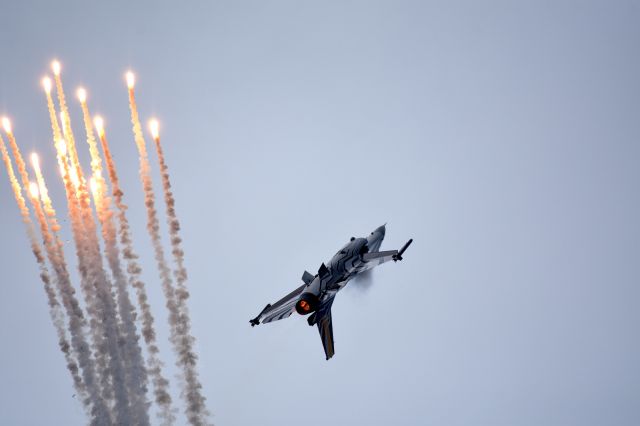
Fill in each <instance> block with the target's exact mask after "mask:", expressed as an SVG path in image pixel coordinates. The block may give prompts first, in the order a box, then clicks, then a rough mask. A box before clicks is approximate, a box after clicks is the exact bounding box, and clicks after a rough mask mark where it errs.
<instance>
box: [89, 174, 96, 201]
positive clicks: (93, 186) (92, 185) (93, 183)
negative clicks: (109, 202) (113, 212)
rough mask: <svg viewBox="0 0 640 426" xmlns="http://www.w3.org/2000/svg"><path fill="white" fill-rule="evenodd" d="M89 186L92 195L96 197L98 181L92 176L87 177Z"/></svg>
mask: <svg viewBox="0 0 640 426" xmlns="http://www.w3.org/2000/svg"><path fill="white" fill-rule="evenodd" d="M89 187H90V188H91V192H92V193H93V196H94V197H96V196H97V195H98V182H96V179H95V178H94V177H93V176H92V177H91V179H89Z"/></svg>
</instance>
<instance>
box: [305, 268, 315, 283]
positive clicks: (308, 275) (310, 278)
mask: <svg viewBox="0 0 640 426" xmlns="http://www.w3.org/2000/svg"><path fill="white" fill-rule="evenodd" d="M314 278H315V276H313V275H311V273H310V272H307V271H304V273H303V274H302V281H303V282H304V283H305V284H311V281H313V279H314Z"/></svg>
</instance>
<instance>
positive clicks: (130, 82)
mask: <svg viewBox="0 0 640 426" xmlns="http://www.w3.org/2000/svg"><path fill="white" fill-rule="evenodd" d="M125 79H126V80H127V88H129V89H133V86H135V84H136V76H135V74H134V73H133V72H131V71H127V73H126V74H125Z"/></svg>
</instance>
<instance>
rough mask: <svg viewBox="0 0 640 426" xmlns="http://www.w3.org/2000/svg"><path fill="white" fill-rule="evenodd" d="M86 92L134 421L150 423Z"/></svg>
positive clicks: (143, 372)
mask: <svg viewBox="0 0 640 426" xmlns="http://www.w3.org/2000/svg"><path fill="white" fill-rule="evenodd" d="M85 97H86V94H85V96H83V97H82V98H81V102H80V106H81V107H82V115H83V119H84V125H85V130H86V134H87V143H88V145H89V154H90V156H91V170H92V172H93V179H94V180H95V183H96V191H95V192H94V200H95V205H96V211H97V214H98V220H99V221H100V225H101V228H102V237H103V240H104V242H105V253H106V257H107V262H108V263H109V268H110V269H111V273H112V276H113V279H114V280H115V284H116V294H117V301H118V303H117V306H118V313H119V314H120V320H121V321H122V328H123V333H124V339H123V346H122V349H123V351H124V355H125V357H124V363H125V366H126V371H125V372H126V375H125V380H126V386H127V388H128V391H129V398H130V399H131V402H130V404H131V410H132V422H133V424H136V425H138V424H149V404H148V402H147V399H146V393H147V371H146V369H145V366H144V360H143V357H142V350H141V348H140V346H139V344H138V340H139V337H138V331H137V329H136V325H135V318H136V312H135V308H134V307H133V305H132V304H131V300H130V298H129V291H128V289H127V281H126V277H125V274H124V271H123V269H122V266H121V264H120V251H119V250H118V246H117V241H118V240H117V237H116V228H115V225H114V223H113V213H112V211H111V198H109V197H108V196H105V191H106V188H107V184H106V182H105V180H104V178H103V176H102V160H101V158H100V152H99V151H98V147H97V144H96V140H95V135H94V133H93V123H92V122H91V115H90V114H89V108H88V106H87V103H86V99H85Z"/></svg>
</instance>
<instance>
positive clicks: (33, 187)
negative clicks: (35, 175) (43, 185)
mask: <svg viewBox="0 0 640 426" xmlns="http://www.w3.org/2000/svg"><path fill="white" fill-rule="evenodd" d="M29 193H30V194H31V197H33V198H38V196H39V195H40V191H38V184H36V183H35V182H29Z"/></svg>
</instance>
